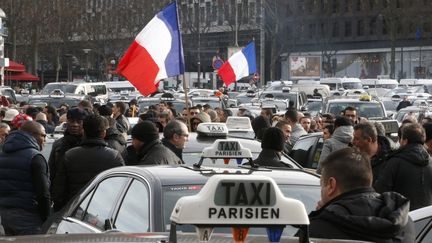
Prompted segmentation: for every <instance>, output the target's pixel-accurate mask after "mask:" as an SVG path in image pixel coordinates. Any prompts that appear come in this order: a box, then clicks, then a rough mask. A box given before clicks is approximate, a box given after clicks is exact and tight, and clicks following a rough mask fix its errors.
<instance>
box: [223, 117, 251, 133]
mask: <svg viewBox="0 0 432 243" xmlns="http://www.w3.org/2000/svg"><path fill="white" fill-rule="evenodd" d="M226 126H227V128H228V131H238V132H253V129H252V124H251V121H250V119H249V117H241V116H229V117H228V118H227V121H226Z"/></svg>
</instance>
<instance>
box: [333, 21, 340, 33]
mask: <svg viewBox="0 0 432 243" xmlns="http://www.w3.org/2000/svg"><path fill="white" fill-rule="evenodd" d="M332 36H333V37H338V36H339V23H338V22H333V26H332Z"/></svg>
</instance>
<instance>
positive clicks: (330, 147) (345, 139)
mask: <svg viewBox="0 0 432 243" xmlns="http://www.w3.org/2000/svg"><path fill="white" fill-rule="evenodd" d="M353 137H354V128H353V126H340V127H338V128H336V129H335V130H334V132H333V135H332V136H331V138H329V139H327V140H325V141H324V145H323V149H322V152H321V155H320V159H319V164H318V171H321V162H322V161H324V159H325V158H327V156H328V155H329V154H330V153H331V152H334V151H337V150H340V149H343V148H346V147H348V146H350V144H351V142H352V140H353Z"/></svg>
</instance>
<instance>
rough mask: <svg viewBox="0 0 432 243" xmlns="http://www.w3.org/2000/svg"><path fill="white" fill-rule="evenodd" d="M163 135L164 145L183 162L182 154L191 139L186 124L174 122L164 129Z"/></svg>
mask: <svg viewBox="0 0 432 243" xmlns="http://www.w3.org/2000/svg"><path fill="white" fill-rule="evenodd" d="M163 134H164V138H163V139H162V144H163V145H165V147H167V148H169V149H170V150H171V151H172V152H173V153H175V155H177V157H179V158H180V159H181V160H182V161H183V155H182V153H183V149H184V148H185V146H186V143H187V141H188V137H189V132H188V128H187V126H186V124H184V123H183V122H181V121H179V120H172V121H170V122H168V124H167V125H166V127H165V128H164V131H163Z"/></svg>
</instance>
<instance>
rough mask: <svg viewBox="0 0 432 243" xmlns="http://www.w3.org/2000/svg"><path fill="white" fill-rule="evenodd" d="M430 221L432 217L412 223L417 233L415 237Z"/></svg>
mask: <svg viewBox="0 0 432 243" xmlns="http://www.w3.org/2000/svg"><path fill="white" fill-rule="evenodd" d="M431 219H432V217H427V218H424V219H420V220H417V221H415V222H414V227H415V231H416V232H417V235H418V234H419V233H421V232H422V231H423V229H424V228H425V227H426V225H427V224H428V223H429V222H430V221H431ZM428 234H432V232H430V231H429V232H428ZM431 236H432V235H431Z"/></svg>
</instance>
